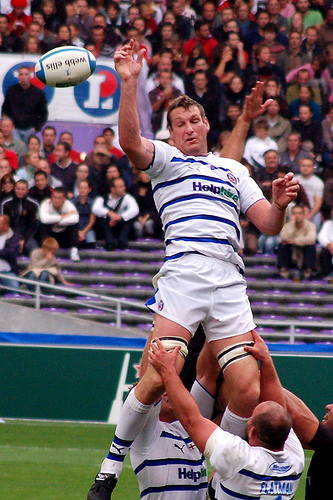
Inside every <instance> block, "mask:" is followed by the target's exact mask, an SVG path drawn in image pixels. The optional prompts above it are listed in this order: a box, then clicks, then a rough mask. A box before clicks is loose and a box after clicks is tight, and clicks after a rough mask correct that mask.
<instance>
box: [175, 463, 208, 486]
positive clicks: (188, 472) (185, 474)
mask: <svg viewBox="0 0 333 500" xmlns="http://www.w3.org/2000/svg"><path fill="white" fill-rule="evenodd" d="M203 477H207V470H206V469H205V468H204V467H202V468H201V470H200V471H199V470H194V469H187V468H186V467H178V479H192V480H193V482H194V483H196V482H197V481H199V479H201V478H203Z"/></svg>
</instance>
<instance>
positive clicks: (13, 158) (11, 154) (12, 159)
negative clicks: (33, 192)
mask: <svg viewBox="0 0 333 500" xmlns="http://www.w3.org/2000/svg"><path fill="white" fill-rule="evenodd" d="M4 143H5V137H4V135H3V132H2V130H0V146H2V147H3V148H4V150H5V158H6V160H8V161H9V163H10V166H11V167H12V169H13V170H17V167H18V162H17V154H16V153H15V151H9V149H6V148H5V146H4Z"/></svg>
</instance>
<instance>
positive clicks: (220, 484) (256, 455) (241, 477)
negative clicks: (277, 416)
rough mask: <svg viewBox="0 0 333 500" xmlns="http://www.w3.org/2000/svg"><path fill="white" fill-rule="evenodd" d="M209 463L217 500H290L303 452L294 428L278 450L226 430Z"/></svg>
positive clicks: (302, 465)
mask: <svg viewBox="0 0 333 500" xmlns="http://www.w3.org/2000/svg"><path fill="white" fill-rule="evenodd" d="M210 463H211V465H212V467H213V469H215V470H216V474H215V475H214V476H213V479H212V486H213V488H214V490H215V495H216V498H217V500H235V498H238V499H244V500H252V499H256V500H259V499H260V500H290V499H292V498H293V496H294V495H295V492H296V489H297V486H298V483H299V480H300V477H301V474H302V472H303V469H304V451H303V448H302V445H301V443H300V441H299V440H298V438H297V437H296V434H295V433H294V431H293V430H291V431H290V433H289V436H288V439H287V441H286V443H285V446H284V450H283V451H277V452H273V451H270V450H267V449H266V448H261V447H259V446H250V445H249V444H248V443H247V442H246V441H244V440H243V439H241V438H240V437H238V436H234V435H232V434H230V433H228V432H224V431H223V434H221V437H219V443H218V444H217V445H216V447H215V448H214V451H213V453H212V455H211V457H210Z"/></svg>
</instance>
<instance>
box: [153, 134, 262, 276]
mask: <svg viewBox="0 0 333 500" xmlns="http://www.w3.org/2000/svg"><path fill="white" fill-rule="evenodd" d="M153 143H154V146H155V157H154V161H153V163H152V166H151V167H150V168H149V169H148V170H146V173H147V174H148V175H149V177H150V178H151V181H152V187H153V193H154V200H155V204H156V208H157V211H158V213H159V215H160V217H161V219H162V223H163V229H164V232H165V244H166V260H168V259H170V258H175V257H177V256H181V255H182V254H183V253H185V252H200V253H202V254H204V255H207V256H211V257H216V258H218V259H222V260H227V261H229V262H233V263H234V264H236V265H238V266H240V267H241V268H243V267H244V266H243V261H242V259H241V258H240V257H239V255H238V253H237V252H238V250H239V247H240V235H241V228H240V224H239V215H240V212H243V213H245V212H246V211H247V209H248V208H249V207H250V206H251V205H253V203H255V202H257V201H258V200H261V199H263V198H264V196H263V194H262V191H261V190H260V188H259V187H258V185H257V184H256V182H255V181H254V180H253V179H252V178H251V177H250V176H249V173H248V170H247V169H246V168H245V167H244V166H243V165H241V164H240V163H238V162H237V161H235V160H230V159H227V158H219V157H217V156H215V155H214V154H213V153H208V155H206V156H186V155H184V154H183V153H181V152H180V151H179V150H178V149H177V148H174V147H172V146H169V145H168V144H165V143H163V142H160V141H153Z"/></svg>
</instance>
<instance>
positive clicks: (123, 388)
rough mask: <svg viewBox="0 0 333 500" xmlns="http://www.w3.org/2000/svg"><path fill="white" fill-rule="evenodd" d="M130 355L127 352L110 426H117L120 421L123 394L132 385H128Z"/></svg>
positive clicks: (109, 420)
mask: <svg viewBox="0 0 333 500" xmlns="http://www.w3.org/2000/svg"><path fill="white" fill-rule="evenodd" d="M129 360H130V354H129V352H127V353H126V354H125V357H124V362H123V367H122V369H121V373H120V378H119V383H118V389H117V394H116V399H115V400H114V401H113V403H112V407H111V411H110V415H109V418H108V424H117V423H118V420H119V415H120V410H121V408H122V406H123V394H124V392H127V391H128V389H129V387H130V385H131V384H126V378H127V372H128V365H129Z"/></svg>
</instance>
